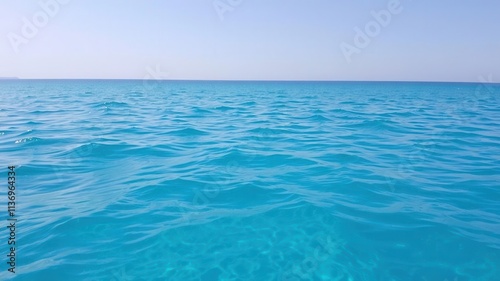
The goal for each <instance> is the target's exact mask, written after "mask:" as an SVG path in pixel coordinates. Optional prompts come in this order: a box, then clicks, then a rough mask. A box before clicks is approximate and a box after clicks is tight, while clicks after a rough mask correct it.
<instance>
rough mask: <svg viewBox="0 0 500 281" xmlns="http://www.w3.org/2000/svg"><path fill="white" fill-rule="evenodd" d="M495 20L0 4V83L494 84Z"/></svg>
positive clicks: (83, 1)
mask: <svg viewBox="0 0 500 281" xmlns="http://www.w3.org/2000/svg"><path fill="white" fill-rule="evenodd" d="M41 3H49V4H48V5H46V7H44V5H42V4H41ZM398 3H399V4H398ZM391 5H392V6H391ZM389 7H392V8H389ZM217 8H218V9H219V10H217ZM224 9H226V10H224ZM380 11H383V12H381V13H380ZM373 12H376V13H375V14H379V16H378V17H379V19H378V22H377V19H376V17H377V16H376V15H375V16H374V13H373ZM499 12H500V1H498V0H484V1H466V0H458V1H457V0H441V1H432V0H418V1H411V0H399V1H398V0H383V1H380V0H377V1H369V0H360V1H353V0H351V1H341V0H314V1H307V0H300V1H299V0H215V1H214V0H190V1H188V0H164V1H160V0H156V1H153V0H151V1H139V0H135V1H132V0H129V1H125V0H121V1H118V0H107V1H106V0H104V1H103V0H101V1H97V0H64V1H63V0H59V2H56V0H33V1H32V0H26V1H15V0H0V51H1V52H0V77H12V76H16V77H20V78H35V79H36V78H41V79H44V78H84V79H92V78H101V79H143V78H147V79H151V78H158V79H201V80H210V79H217V80H334V81H335V80H384V81H463V82H467V81H469V82H484V81H480V80H481V79H485V80H488V81H489V82H497V83H498V82H499V81H500V52H499V51H500V30H499V29H498V27H499V26H500V17H499V16H498V14H499ZM387 15H390V18H388V17H387ZM359 30H361V32H362V33H363V35H359ZM364 36H366V38H368V41H367V40H364V41H363V40H362V37H364ZM356 37H357V38H356ZM360 38H361V39H360ZM366 38H365V39H366ZM356 39H358V40H357V41H356ZM342 46H343V47H342ZM346 46H349V47H348V48H347V49H346ZM346 50H348V51H346ZM353 50H354V51H353ZM152 76H155V77H152ZM480 77H483V78H480Z"/></svg>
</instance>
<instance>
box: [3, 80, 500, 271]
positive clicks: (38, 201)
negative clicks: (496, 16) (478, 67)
mask: <svg viewBox="0 0 500 281" xmlns="http://www.w3.org/2000/svg"><path fill="white" fill-rule="evenodd" d="M9 167H10V168H9ZM9 172H10V173H11V174H9ZM0 182H1V185H0V187H1V188H0V189H1V192H0V226H1V228H0V253H1V255H0V256H1V258H0V280H26V281H38V280H42V281H43V280H50V281H58V280H62V281H70V280H71V281H73V280H85V281H94V280H105V281H128V280H134V281H135V280H174V281H177V280H179V281H190V280H196V281H212V280H213V281H219V280H220V281H230V280H235V281H236V280H256V281H266V280H277V281H285V280H286V281H301V280H313V281H314V280H329V281H331V280H339V281H343V280H345V281H357V280H360V281H361V280H381V281H382V280H383V281H399V280H410V281H417V280H418V281H466V280H477V281H480V280H487V281H496V280H500V84H485V83H423V82H306V81H303V82H291V81H290V82H274V81H261V82H258V81H154V80H2V81H0ZM10 191H12V192H11V193H9V192H10ZM12 202H13V203H14V204H15V207H14V205H12V204H11V203H12ZM12 242H14V243H15V244H12ZM13 254H14V256H13ZM13 260H14V261H13Z"/></svg>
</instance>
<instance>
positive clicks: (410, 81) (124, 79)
mask: <svg viewBox="0 0 500 281" xmlns="http://www.w3.org/2000/svg"><path fill="white" fill-rule="evenodd" d="M6 80H11V81H12V80H82V81H91V80H103V81H156V82H349V83H353V82H357V83H363V82H372V83H476V84H500V82H489V81H426V80H307V79H300V80H299V79H297V80H285V79H283V80H264V79H140V78H21V77H0V81H6Z"/></svg>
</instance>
